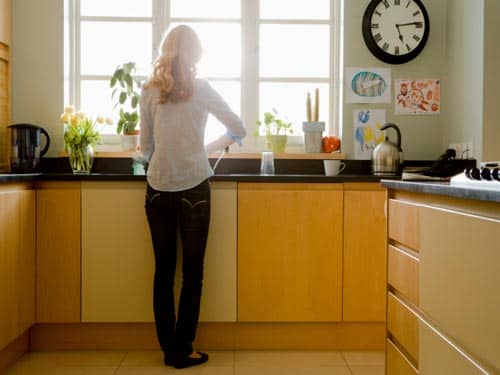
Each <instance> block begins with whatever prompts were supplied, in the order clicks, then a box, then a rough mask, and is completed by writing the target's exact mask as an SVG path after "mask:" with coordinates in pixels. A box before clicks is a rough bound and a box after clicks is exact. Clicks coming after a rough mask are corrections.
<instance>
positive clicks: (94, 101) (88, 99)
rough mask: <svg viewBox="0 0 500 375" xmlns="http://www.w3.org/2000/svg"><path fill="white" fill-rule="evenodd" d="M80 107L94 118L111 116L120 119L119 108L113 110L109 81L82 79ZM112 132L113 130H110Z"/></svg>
mask: <svg viewBox="0 0 500 375" xmlns="http://www.w3.org/2000/svg"><path fill="white" fill-rule="evenodd" d="M80 90H81V93H80V103H81V105H80V107H81V108H82V109H83V110H84V111H85V112H86V113H87V115H89V116H91V117H92V118H96V116H105V117H111V118H113V119H114V120H115V122H116V120H118V114H117V113H118V110H115V111H113V105H114V103H113V102H112V100H111V89H110V87H109V81H97V80H95V81H81V83H80ZM110 132H111V131H110Z"/></svg>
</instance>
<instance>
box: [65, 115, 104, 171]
mask: <svg viewBox="0 0 500 375" xmlns="http://www.w3.org/2000/svg"><path fill="white" fill-rule="evenodd" d="M61 122H62V123H63V124H64V146H65V150H66V152H67V153H68V157H69V163H70V165H71V169H72V170H73V173H74V174H90V171H91V170H92V164H93V162H94V152H95V145H96V144H97V143H98V142H99V141H100V140H101V136H100V134H99V131H98V130H97V128H96V126H97V124H101V125H102V124H105V123H108V124H109V123H111V124H112V121H111V120H110V119H104V118H102V117H97V119H96V120H95V121H93V120H92V119H91V118H90V117H87V116H86V115H85V113H83V112H75V108H74V107H73V106H68V107H66V108H65V109H64V113H63V114H62V115H61Z"/></svg>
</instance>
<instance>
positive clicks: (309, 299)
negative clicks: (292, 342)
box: [238, 183, 343, 322]
mask: <svg viewBox="0 0 500 375" xmlns="http://www.w3.org/2000/svg"><path fill="white" fill-rule="evenodd" d="M342 216H343V192H342V184H295V183H240V184H239V185H238V320H239V321H245V322H338V321H340V320H341V317H342V244H343V242H342V236H343V219H342Z"/></svg>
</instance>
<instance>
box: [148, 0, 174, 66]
mask: <svg viewBox="0 0 500 375" xmlns="http://www.w3.org/2000/svg"><path fill="white" fill-rule="evenodd" d="M169 19H170V0H153V38H152V41H153V48H152V52H153V55H152V56H151V61H154V60H155V59H156V57H158V56H157V54H158V48H159V46H160V43H161V40H162V37H163V33H164V31H165V29H166V28H167V24H168V22H169Z"/></svg>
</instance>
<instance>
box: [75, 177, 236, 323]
mask: <svg viewBox="0 0 500 375" xmlns="http://www.w3.org/2000/svg"><path fill="white" fill-rule="evenodd" d="M145 192H146V184H145V183H144V182H124V181H120V182H84V184H83V186H82V320H83V321H84V322H152V321H154V317H153V308H152V307H153V302H152V301H153V298H152V290H153V272H154V256H153V249H152V244H151V238H150V233H149V227H148V224H147V219H146V213H145V210H144V202H145ZM180 261H181V260H180V257H179V263H178V268H177V275H176V286H177V289H178V286H179V283H180V280H181V275H182V270H181V268H180ZM204 276H205V277H204V283H203V284H204V285H203V293H202V304H201V311H200V321H235V320H236V184H235V183H218V182H216V183H212V211H211V224H210V232H209V238H208V244H207V250H206V257H205V273H204Z"/></svg>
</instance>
